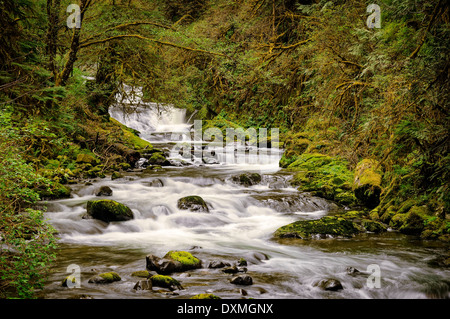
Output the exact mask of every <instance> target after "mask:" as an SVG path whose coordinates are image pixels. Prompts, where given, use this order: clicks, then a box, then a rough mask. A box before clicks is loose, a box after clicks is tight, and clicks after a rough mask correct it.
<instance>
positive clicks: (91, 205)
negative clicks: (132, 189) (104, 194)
mask: <svg viewBox="0 0 450 319" xmlns="http://www.w3.org/2000/svg"><path fill="white" fill-rule="evenodd" d="M87 214H88V215H89V216H91V217H93V218H95V219H99V220H102V221H104V222H107V223H109V222H113V221H126V220H130V219H133V212H132V211H131V209H130V208H129V207H127V206H125V205H123V204H121V203H118V202H116V201H113V200H109V199H102V200H92V201H88V202H87Z"/></svg>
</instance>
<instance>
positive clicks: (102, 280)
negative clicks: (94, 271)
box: [88, 272, 122, 284]
mask: <svg viewBox="0 0 450 319" xmlns="http://www.w3.org/2000/svg"><path fill="white" fill-rule="evenodd" d="M120 280H122V278H120V276H119V274H117V273H116V272H105V273H101V274H98V275H95V276H94V277H92V278H90V279H89V281H88V282H89V283H91V284H109V283H112V282H115V281H120Z"/></svg>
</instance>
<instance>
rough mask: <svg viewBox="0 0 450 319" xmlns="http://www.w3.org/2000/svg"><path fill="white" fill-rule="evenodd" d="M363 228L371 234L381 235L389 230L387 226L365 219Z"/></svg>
mask: <svg viewBox="0 0 450 319" xmlns="http://www.w3.org/2000/svg"><path fill="white" fill-rule="evenodd" d="M362 226H363V227H364V229H365V230H366V231H368V232H371V233H381V232H384V231H386V230H387V227H386V225H384V224H382V223H380V222H378V221H376V220H371V219H363V220H362Z"/></svg>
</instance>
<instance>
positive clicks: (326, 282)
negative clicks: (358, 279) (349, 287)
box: [313, 278, 344, 291]
mask: <svg viewBox="0 0 450 319" xmlns="http://www.w3.org/2000/svg"><path fill="white" fill-rule="evenodd" d="M313 286H315V287H319V288H321V289H323V290H328V291H338V290H341V289H344V287H342V284H341V282H340V281H339V280H337V279H334V278H327V279H322V280H320V281H318V282H316V283H315V284H314V285H313Z"/></svg>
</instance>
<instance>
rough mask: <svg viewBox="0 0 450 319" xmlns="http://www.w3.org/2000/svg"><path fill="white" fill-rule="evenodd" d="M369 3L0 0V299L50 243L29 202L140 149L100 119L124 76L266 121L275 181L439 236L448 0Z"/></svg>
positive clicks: (102, 172)
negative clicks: (281, 175)
mask: <svg viewBox="0 0 450 319" xmlns="http://www.w3.org/2000/svg"><path fill="white" fill-rule="evenodd" d="M371 3H375V2H374V1H356V0H334V1H323V0H195V1H190V0H153V1H150V0H76V1H75V0H1V1H0V22H1V25H2V28H1V30H0V123H1V125H0V213H1V218H0V236H1V247H2V251H1V255H0V264H1V266H0V272H1V278H0V296H1V297H2V298H7V297H21V298H31V297H33V296H34V294H35V292H36V291H37V290H39V289H40V288H42V287H43V285H44V283H45V273H46V269H47V267H48V265H49V264H51V263H52V261H53V260H54V259H55V258H56V255H57V245H58V240H57V238H58V234H57V232H56V231H55V229H53V227H52V226H51V225H49V224H48V223H47V222H46V221H45V220H44V218H43V214H44V211H45V205H43V204H42V202H41V200H43V199H45V200H51V199H56V198H61V197H65V196H68V195H69V194H70V188H69V187H70V185H71V184H73V183H77V182H78V181H80V180H83V179H87V178H92V177H100V178H104V177H105V176H107V175H108V176H109V175H110V174H113V173H120V172H122V171H124V170H126V169H127V168H130V167H133V166H134V164H135V163H136V161H137V160H138V159H139V157H140V153H141V152H143V151H148V150H151V149H152V145H151V144H150V143H149V142H147V141H145V140H142V139H140V138H139V136H138V135H139V134H138V132H136V131H135V130H133V129H129V128H127V127H125V126H123V125H121V124H120V123H118V122H117V121H114V120H112V119H110V116H109V113H108V109H109V107H110V106H111V105H112V103H113V102H114V98H115V96H116V94H117V93H118V92H124V91H123V88H124V86H133V87H142V89H143V93H144V98H145V100H147V101H155V102H156V101H157V102H159V103H167V104H173V105H175V106H177V107H179V108H185V109H186V110H187V111H188V112H189V114H194V113H195V115H196V117H197V118H198V119H203V120H205V121H207V122H208V123H209V124H208V125H210V126H216V127H220V128H226V127H233V126H241V127H244V128H250V127H255V128H263V127H265V128H279V129H280V140H281V148H283V149H284V154H283V157H282V158H281V160H280V166H281V167H282V168H283V169H286V170H288V171H290V172H292V173H293V174H294V178H293V180H292V185H293V186H295V187H298V188H299V189H300V190H302V191H307V192H311V193H312V194H314V195H317V196H320V197H323V198H326V199H329V200H333V201H335V202H336V203H338V204H342V205H348V206H355V207H356V206H358V207H360V208H361V207H362V208H361V209H364V210H365V211H366V212H367V216H368V219H370V220H373V221H377V222H380V223H383V224H385V225H390V227H393V228H394V229H397V230H399V231H400V232H403V233H405V234H412V235H415V236H420V238H422V239H423V240H436V241H443V242H447V243H448V241H449V240H450V223H449V221H448V216H449V215H448V214H449V213H450V194H449V180H450V155H449V152H448V151H449V148H450V140H449V129H450V116H449V112H450V109H449V88H448V76H449V61H450V60H449V49H450V43H449V41H450V36H449V27H450V25H449V24H450V16H449V8H448V6H447V3H446V1H442V0H439V1H437V0H433V1H432V0H379V1H377V2H376V4H378V5H379V6H380V8H381V10H380V14H381V15H380V27H379V28H377V27H375V28H369V27H368V26H367V19H368V16H369V14H370V12H369V13H368V12H367V7H368V5H369V4H371ZM71 4H77V5H78V6H79V7H78V8H79V9H80V11H79V16H76V14H74V12H75V13H76V12H77V11H76V10H75V9H74V10H67V9H68V7H69V5H71ZM76 22H79V23H80V24H79V25H78V26H77V25H76ZM129 94H133V92H132V91H131V92H129ZM355 176H356V181H355ZM360 186H361V187H360ZM286 232H288V233H289V236H293V235H292V228H289V229H288V230H286V229H280V230H279V231H278V233H279V234H285V233H286ZM447 262H448V260H447Z"/></svg>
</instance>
